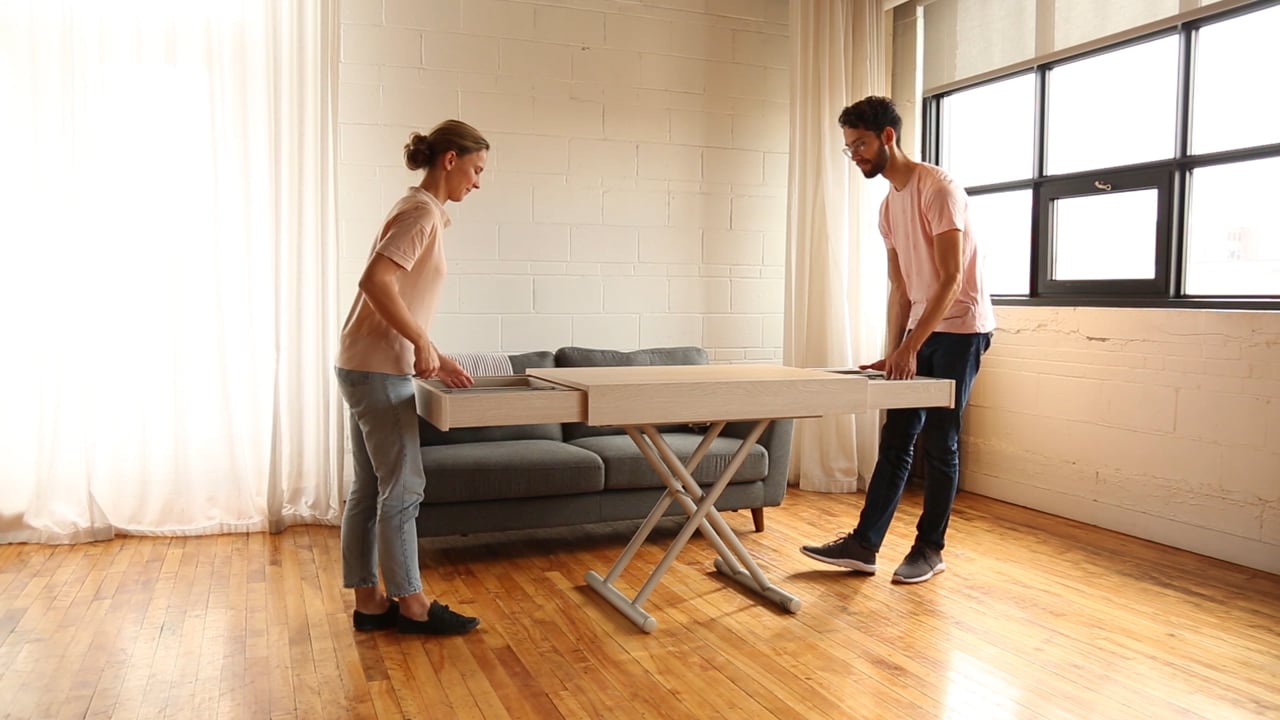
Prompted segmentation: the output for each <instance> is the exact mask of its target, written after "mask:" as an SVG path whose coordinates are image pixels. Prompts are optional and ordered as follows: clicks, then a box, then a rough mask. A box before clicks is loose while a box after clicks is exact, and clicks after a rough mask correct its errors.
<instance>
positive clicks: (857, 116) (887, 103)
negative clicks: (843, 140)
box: [840, 95, 902, 147]
mask: <svg viewBox="0 0 1280 720" xmlns="http://www.w3.org/2000/svg"><path fill="white" fill-rule="evenodd" d="M840 127H843V128H849V129H850V130H866V131H868V132H873V133H875V134H876V135H879V134H881V133H883V132H884V129H885V128H893V137H894V139H895V144H897V145H898V147H902V116H901V115H899V114H898V108H897V107H895V106H894V104H893V101H892V100H890V99H889V98H887V97H882V96H880V95H871V96H869V97H864V98H862V99H861V100H859V101H858V102H856V103H854V104H852V105H850V106H849V107H847V108H845V109H844V110H841V111H840Z"/></svg>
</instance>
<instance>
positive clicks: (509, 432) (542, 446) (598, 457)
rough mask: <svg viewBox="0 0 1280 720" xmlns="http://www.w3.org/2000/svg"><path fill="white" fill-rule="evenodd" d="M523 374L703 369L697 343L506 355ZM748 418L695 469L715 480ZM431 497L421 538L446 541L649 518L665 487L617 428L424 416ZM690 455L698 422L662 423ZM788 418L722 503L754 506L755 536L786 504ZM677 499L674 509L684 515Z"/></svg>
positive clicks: (764, 439) (760, 446) (421, 518)
mask: <svg viewBox="0 0 1280 720" xmlns="http://www.w3.org/2000/svg"><path fill="white" fill-rule="evenodd" d="M509 358H510V361H511V365H512V370H513V372H515V373H516V374H521V373H523V372H524V371H525V370H527V369H529V368H536V367H583V366H605V365H608V366H613V365H694V364H697V365H703V364H706V363H707V354H706V352H705V351H703V350H702V349H701V348H698V347H672V348H648V349H642V350H635V351H631V352H620V351H615V350H597V349H591V348H580V347H563V348H560V349H558V350H556V351H555V352H554V353H553V352H550V351H539V352H529V353H522V354H518V355H510V356H509ZM751 425H752V424H751V423H746V422H742V423H730V424H729V425H727V426H726V427H725V429H724V432H722V433H721V435H720V437H718V438H716V440H715V441H714V444H713V445H712V449H711V452H710V453H708V455H707V457H706V458H704V459H703V461H702V463H701V464H700V465H699V466H698V469H697V470H696V471H695V473H694V479H695V480H697V481H698V483H699V484H701V485H703V486H704V487H705V486H707V485H709V484H710V483H712V482H713V481H714V480H715V478H716V477H717V476H718V475H719V474H720V472H721V471H722V470H723V468H724V467H726V466H727V465H728V463H729V460H730V458H731V457H732V456H733V453H734V452H735V451H736V450H737V449H738V447H739V446H740V445H741V444H742V440H741V438H744V437H746V435H747V433H748V431H749V430H750V429H751ZM419 428H420V430H421V435H422V463H423V467H424V468H425V470H426V476H427V487H426V497H425V499H424V500H423V503H422V505H421V507H420V509H419V511H418V536H419V537H424V538H425V537H441V536H448V535H465V534H469V533H479V532H498V531H509V530H525V529H534V528H549V527H560V526H567V525H580V524H588V523H597V522H609V521H618V520H640V519H643V518H644V517H645V516H646V515H647V514H648V513H649V511H650V510H651V509H652V508H653V506H654V504H655V503H656V502H657V501H658V498H659V496H661V494H662V492H663V490H664V489H665V486H664V485H663V484H662V481H661V480H660V479H659V478H658V476H657V475H656V473H654V471H653V468H651V467H650V466H649V464H648V462H647V461H646V460H645V459H644V457H643V456H642V455H641V454H640V451H639V449H637V448H636V446H635V444H634V443H633V442H632V441H631V438H630V437H628V436H627V435H626V434H625V432H624V431H623V430H621V429H618V428H598V427H590V426H588V425H585V424H582V423H565V424H563V425H562V424H558V423H555V424H539V425H518V426H509V427H492V428H461V429H454V430H450V431H448V432H444V431H441V430H439V429H437V428H436V427H435V426H433V425H431V424H430V423H428V422H427V421H425V420H423V419H421V418H419ZM660 430H661V431H662V433H663V437H664V438H665V439H666V440H667V442H668V443H670V445H671V447H672V449H673V450H675V452H676V453H677V454H678V455H679V456H680V457H681V459H684V460H687V459H688V458H689V456H690V455H692V454H693V451H694V449H695V448H696V447H697V446H698V443H699V442H701V440H702V437H703V436H702V435H701V433H700V432H699V428H695V427H691V426H688V425H675V426H665V427H662V428H660ZM791 432H792V421H790V420H779V421H776V422H773V423H770V425H769V427H768V428H767V429H766V430H765V433H764V435H763V436H761V438H760V440H759V441H758V442H757V443H756V446H755V447H754V448H752V450H751V453H750V455H748V457H747V459H746V461H745V462H743V464H742V466H741V467H740V468H739V470H738V472H737V474H736V475H735V476H734V479H733V481H732V482H731V483H730V484H729V486H728V487H727V488H725V491H724V493H723V494H722V495H721V496H720V499H719V500H718V501H717V503H716V507H717V508H718V509H720V510H722V511H724V510H742V509H749V510H750V511H751V513H752V518H753V520H754V523H755V529H756V531H757V532H759V531H762V530H763V529H764V508H766V507H775V506H778V505H781V504H782V498H783V495H784V493H785V492H786V487H787V466H788V465H789V463H790V459H791ZM683 512H684V511H683V509H682V508H681V506H680V504H679V503H672V504H671V507H670V508H669V509H668V511H667V514H668V515H676V514H681V515H682V514H683Z"/></svg>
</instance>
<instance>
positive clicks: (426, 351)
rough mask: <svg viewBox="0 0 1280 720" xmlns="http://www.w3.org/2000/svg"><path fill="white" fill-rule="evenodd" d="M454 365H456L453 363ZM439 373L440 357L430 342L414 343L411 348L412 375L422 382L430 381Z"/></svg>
mask: <svg viewBox="0 0 1280 720" xmlns="http://www.w3.org/2000/svg"><path fill="white" fill-rule="evenodd" d="M454 364H455V365H456V364H457V363H454ZM438 372H440V355H439V353H437V352H436V348H435V346H434V345H432V344H431V341H430V340H424V341H423V342H420V343H415V344H414V346H413V374H414V375H417V376H418V377H420V378H422V379H424V380H430V379H431V378H433V377H435V375H436V373H438Z"/></svg>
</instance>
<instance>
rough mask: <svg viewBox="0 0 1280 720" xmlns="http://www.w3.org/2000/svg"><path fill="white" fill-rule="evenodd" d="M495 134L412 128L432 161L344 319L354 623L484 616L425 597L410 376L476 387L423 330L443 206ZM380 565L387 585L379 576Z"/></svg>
mask: <svg viewBox="0 0 1280 720" xmlns="http://www.w3.org/2000/svg"><path fill="white" fill-rule="evenodd" d="M488 149H489V143H488V141H487V140H485V139H484V137H483V136H481V135H480V133H479V132H477V131H476V129H475V128H473V127H471V126H470V125H468V124H466V123H464V122H461V121H459V120H447V121H445V122H443V123H440V124H439V125H437V126H436V127H435V128H434V129H433V130H432V131H431V133H430V134H429V135H421V134H419V133H413V135H412V137H411V138H410V139H409V142H408V143H407V144H406V145H405V148H404V158H405V165H406V166H408V168H409V169H410V170H425V171H426V172H425V174H424V175H423V178H422V182H421V183H419V184H418V185H417V186H416V187H411V188H409V190H408V193H407V194H406V195H405V196H404V197H402V198H400V200H399V201H398V202H396V204H395V206H394V207H392V208H391V212H390V213H389V214H388V215H387V219H386V221H385V222H384V223H383V225H382V229H381V231H379V233H378V236H377V238H375V239H374V242H373V250H372V251H371V253H370V255H369V263H368V265H367V266H366V267H365V270H364V275H363V276H361V278H360V291H359V292H358V293H356V299H355V303H354V304H353V305H352V307H351V312H350V313H349V314H348V315H347V322H346V324H345V325H344V326H343V329H342V339H341V341H340V345H339V350H338V360H337V363H336V365H337V367H336V368H335V372H336V374H337V376H338V386H339V388H340V389H341V391H342V396H343V398H344V399H345V400H346V401H347V405H348V406H349V407H350V408H351V457H352V461H353V464H354V466H355V482H354V483H353V485H352V486H351V495H350V497H349V498H348V500H347V508H346V512H345V514H344V515H343V517H342V576H343V577H342V580H343V585H344V586H345V587H348V588H353V589H354V590H355V595H356V609H355V612H354V614H353V616H352V620H353V623H354V625H355V628H356V630H380V629H383V628H391V627H395V628H397V629H399V631H400V632H405V633H425V634H432V635H457V634H461V633H465V632H469V631H470V630H472V629H474V628H475V627H476V626H477V625H479V624H480V621H479V620H477V619H476V618H473V617H467V616H466V615H461V614H459V613H456V612H453V611H452V610H450V609H449V606H448V605H443V604H441V603H439V602H436V601H435V600H431V601H428V599H427V596H426V595H425V594H424V593H423V590H422V574H421V572H420V571H419V569H418V533H417V517H418V505H419V503H421V502H422V497H423V489H424V487H425V485H426V478H425V476H424V474H423V470H422V456H421V455H420V454H419V442H418V415H417V410H416V407H415V403H414V394H413V377H414V376H417V377H421V378H432V377H434V378H437V379H439V380H440V381H441V382H443V383H444V384H445V385H447V386H449V387H455V388H460V387H469V386H471V384H472V379H471V376H470V375H468V374H467V372H466V371H465V370H463V369H462V367H460V366H459V365H458V364H457V363H456V362H454V361H453V360H451V359H449V358H448V357H447V356H445V355H443V354H441V353H440V351H439V350H437V349H436V347H435V345H433V344H432V342H431V339H430V337H429V336H428V334H427V328H428V326H429V324H430V321H431V317H432V315H433V314H434V312H435V307H436V301H437V299H438V298H439V296H440V288H441V286H442V284H443V283H444V276H445V257H444V238H443V237H442V234H443V231H444V229H445V228H447V227H449V223H450V221H449V216H448V214H447V213H446V212H445V209H444V206H445V203H447V202H450V201H452V202H459V201H461V200H462V199H463V198H465V197H466V196H467V194H468V193H470V192H471V191H472V190H477V189H479V188H480V174H481V173H482V172H484V165H485V161H486V159H487V157H488ZM379 568H381V570H382V581H383V583H384V584H385V586H386V589H385V591H384V590H383V589H382V588H380V587H379V586H378V570H379Z"/></svg>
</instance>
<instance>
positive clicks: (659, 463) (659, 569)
mask: <svg viewBox="0 0 1280 720" xmlns="http://www.w3.org/2000/svg"><path fill="white" fill-rule="evenodd" d="M768 425H769V421H768V420H760V421H758V422H757V423H756V425H755V426H754V427H753V428H752V429H751V432H750V433H748V435H747V437H746V438H744V439H743V441H742V445H741V446H740V447H739V448H738V451H737V452H736V453H734V455H733V458H732V460H730V462H729V465H728V467H726V468H725V469H724V472H722V473H721V474H720V477H719V478H717V479H716V481H715V483H713V484H712V485H711V487H710V488H709V489H707V491H706V492H705V493H704V492H703V491H702V488H701V487H699V486H698V483H697V482H695V481H694V479H693V471H694V470H695V469H697V467H698V463H700V462H702V458H703V457H705V456H706V454H707V451H708V450H710V449H711V444H712V442H714V441H715V439H716V438H717V437H719V435H720V432H721V431H722V430H723V429H724V426H725V423H723V422H718V423H715V424H714V425H712V426H711V428H709V429H708V430H707V433H706V435H705V436H704V437H703V438H702V442H701V443H699V444H698V448H697V449H696V450H695V451H694V453H693V455H692V456H691V457H690V458H689V462H688V463H687V464H686V463H683V462H681V461H680V458H679V457H677V455H676V453H675V451H673V450H672V449H671V446H670V445H669V444H667V441H666V439H664V438H663V437H662V434H661V433H659V432H658V429H657V428H656V427H654V426H652V425H642V426H638V427H628V428H627V429H626V430H627V435H628V436H630V437H631V440H632V442H634V443H635V444H636V447H637V448H639V449H640V453H641V454H642V455H644V458H645V460H647V461H648V462H649V465H650V466H652V467H653V469H654V471H655V472H657V473H658V476H659V477H660V478H662V482H663V484H665V485H666V486H667V490H666V492H664V493H663V494H662V497H661V498H659V499H658V502H657V504H656V505H654V507H653V509H652V510H650V511H649V515H648V516H647V517H646V518H645V520H644V522H643V523H642V524H641V525H640V529H639V530H637V531H636V534H635V535H634V536H632V538H631V541H630V542H629V543H627V547H626V548H625V549H624V550H623V551H622V555H621V556H620V557H619V558H618V560H617V562H615V563H614V565H613V568H612V569H611V570H609V574H608V575H607V576H605V577H603V578H602V577H600V575H599V574H598V573H596V572H594V571H589V572H588V573H587V576H586V581H587V585H589V586H590V587H591V588H592V589H594V590H595V591H596V592H598V593H600V595H602V596H603V597H604V599H605V600H607V601H609V603H610V604H611V605H613V606H614V607H615V608H617V609H618V611H619V612H621V613H622V614H623V615H625V616H627V618H628V619H630V620H631V622H633V623H635V624H636V626H638V627H639V628H640V629H641V630H643V631H645V632H653V630H654V628H656V627H657V625H658V621H657V620H655V619H654V618H653V616H652V615H650V614H649V613H647V612H645V611H644V610H643V609H642V607H641V606H642V605H643V604H644V602H645V600H647V599H648V597H649V594H650V593H651V592H653V589H654V588H655V587H657V585H658V582H659V581H660V580H661V579H662V576H663V575H664V574H665V573H666V572H667V570H668V569H669V568H670V567H671V563H672V562H674V561H675V559H676V556H677V555H679V554H680V551H681V550H683V549H684V546H685V544H686V543H688V542H689V538H690V537H691V536H692V535H693V531H694V530H699V531H701V532H702V534H703V536H704V537H706V538H707V541H708V542H710V543H711V545H712V546H713V547H714V548H715V549H716V552H717V553H718V554H719V555H720V557H718V558H716V561H715V568H716V570H718V571H719V572H721V573H723V574H724V575H727V576H729V577H730V578H732V579H733V580H735V581H737V582H738V583H739V584H741V585H742V586H743V587H746V588H747V589H749V590H751V591H752V592H755V593H756V594H758V595H760V596H761V597H764V598H766V599H768V600H770V601H772V602H773V603H774V604H776V605H778V606H779V607H781V608H782V609H783V610H786V611H787V612H792V613H794V612H798V611H799V610H800V599H799V598H797V597H795V596H793V595H791V594H789V593H787V592H786V591H784V590H782V589H781V588H779V587H777V586H775V585H773V584H772V583H770V582H769V581H768V580H767V579H765V576H764V573H763V572H762V571H761V570H760V567H759V566H758V565H757V564H756V562H755V560H754V559H752V557H751V554H750V553H748V552H747V549H746V547H745V546H743V544H742V541H740V540H739V539H738V537H737V535H735V534H734V533H733V530H732V529H731V528H730V527H729V524H728V523H726V522H725V521H724V518H722V517H720V513H719V512H717V511H716V509H715V502H716V500H717V499H719V497H720V494H721V493H722V492H724V489H725V488H726V487H727V486H728V485H729V481H730V480H732V479H733V476H734V475H735V474H736V473H737V472H738V468H740V467H741V466H742V462H743V461H744V460H746V457H747V455H748V454H749V453H750V452H751V448H752V447H753V446H754V445H755V444H756V441H757V440H759V439H760V435H761V434H762V433H763V432H764V429H765V428H766V427H767V426H768ZM675 501H678V502H679V503H680V505H681V506H682V507H683V508H684V511H685V514H686V515H687V516H688V519H687V520H686V521H685V524H684V526H683V527H682V528H680V532H679V533H678V534H677V535H676V538H675V540H673V541H672V543H671V546H670V547H669V548H667V552H666V553H665V554H664V555H663V556H662V560H661V561H660V562H659V563H658V565H657V566H656V567H655V568H654V569H653V572H652V573H650V575H649V579H648V580H646V581H645V583H644V586H643V587H641V588H640V592H638V593H637V594H636V596H635V598H634V599H631V600H629V599H627V597H626V596H625V595H623V594H622V593H621V592H620V591H619V590H618V589H617V588H616V587H614V583H615V582H616V581H617V580H618V577H619V576H620V575H621V574H622V572H623V570H625V569H626V567H627V565H628V564H629V563H630V562H631V560H632V558H633V557H635V554H636V552H637V551H638V550H639V549H640V546H641V545H642V544H643V543H644V541H645V539H646V538H648V536H649V533H651V532H652V531H653V528H654V527H655V526H656V525H657V524H658V521H659V520H661V519H662V518H663V515H664V514H665V513H666V511H667V508H668V507H670V505H671V503H672V502H675Z"/></svg>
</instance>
